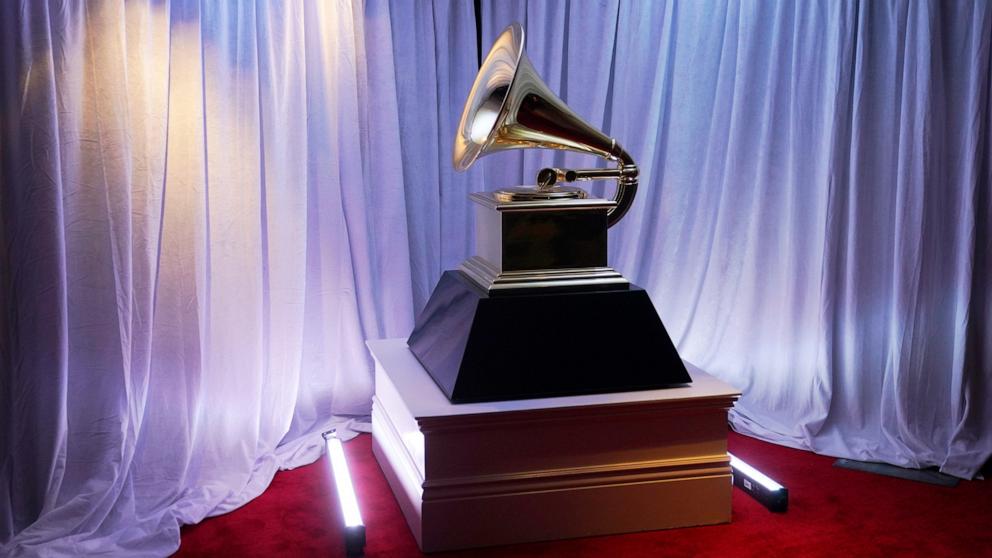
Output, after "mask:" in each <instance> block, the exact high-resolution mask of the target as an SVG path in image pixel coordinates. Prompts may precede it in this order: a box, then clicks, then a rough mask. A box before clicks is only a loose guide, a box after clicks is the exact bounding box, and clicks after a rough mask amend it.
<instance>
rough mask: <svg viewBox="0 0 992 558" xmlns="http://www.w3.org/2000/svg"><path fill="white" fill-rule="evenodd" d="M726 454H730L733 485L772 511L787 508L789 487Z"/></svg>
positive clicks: (781, 510) (732, 455)
mask: <svg viewBox="0 0 992 558" xmlns="http://www.w3.org/2000/svg"><path fill="white" fill-rule="evenodd" d="M727 455H729V456H730V468H731V469H732V470H733V476H734V486H736V487H738V488H740V489H741V490H743V491H744V492H747V493H748V494H749V495H750V496H751V497H752V498H754V499H755V500H757V501H758V502H760V503H761V504H762V505H763V506H765V507H766V508H768V509H769V510H771V511H773V512H784V511H786V510H787V509H788V508H789V489H787V488H786V487H784V486H782V485H781V484H779V483H777V482H775V481H774V480H772V479H771V478H770V477H769V476H768V475H766V474H764V473H762V472H761V471H759V470H757V469H755V468H754V467H752V466H750V465H748V464H747V463H745V462H744V461H741V460H740V458H738V457H737V456H735V455H734V454H732V453H728V454H727Z"/></svg>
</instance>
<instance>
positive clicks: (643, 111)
mask: <svg viewBox="0 0 992 558" xmlns="http://www.w3.org/2000/svg"><path fill="white" fill-rule="evenodd" d="M481 16H482V25H483V32H482V36H483V41H482V42H483V44H489V42H490V41H491V40H492V39H494V38H495V37H496V35H497V34H498V33H499V32H500V31H501V30H502V29H503V28H504V27H505V26H506V25H508V24H509V23H510V22H513V21H520V22H521V23H522V24H523V25H524V28H525V29H526V31H527V34H528V38H527V41H528V44H527V53H528V55H529V56H530V57H531V60H532V61H533V62H534V67H535V68H536V69H537V70H538V72H540V73H541V75H542V76H543V77H544V79H545V80H546V81H547V83H548V84H549V85H550V87H551V88H552V89H553V90H555V91H559V92H561V94H562V95H561V96H562V98H563V99H564V100H565V101H566V102H567V103H568V105H569V106H570V107H571V108H573V109H574V110H575V111H576V112H577V113H578V114H580V115H582V116H583V117H585V118H586V119H587V120H588V121H589V122H591V123H592V124H594V125H596V126H601V127H602V129H604V130H605V131H606V133H608V134H609V135H611V136H613V137H615V138H617V139H618V141H620V142H621V143H622V144H623V145H624V147H625V148H626V149H627V151H629V152H630V153H631V154H632V155H633V157H634V159H635V161H636V162H637V164H638V167H639V169H640V172H641V187H640V190H639V192H638V195H637V199H636V201H635V202H634V205H633V208H632V209H631V210H630V213H629V214H628V216H627V217H625V218H624V220H623V221H622V222H621V223H620V224H618V225H617V226H616V227H614V228H613V229H611V230H610V242H611V244H610V250H611V254H610V260H611V263H612V265H614V267H616V268H618V269H619V270H620V271H622V272H623V273H624V274H625V275H626V276H627V277H628V278H630V279H631V280H633V281H634V282H636V283H638V284H639V285H641V286H642V287H644V288H645V289H647V290H648V291H649V292H650V293H651V296H652V299H653V301H654V304H655V306H656V308H657V310H658V312H659V314H660V316H661V318H662V320H663V321H664V323H665V325H666V326H667V328H668V330H669V333H670V334H671V335H672V337H673V339H674V340H675V341H676V344H677V345H678V348H679V351H680V353H681V355H682V356H683V358H685V359H687V360H689V361H691V362H693V363H694V364H696V365H698V366H700V367H701V368H702V369H704V370H706V371H708V372H710V373H712V374H715V375H717V376H718V377H720V378H722V379H723V380H726V381H727V382H729V383H731V384H733V385H734V386H736V387H738V388H740V389H742V390H743V392H744V395H743V397H742V398H741V400H740V401H739V402H738V403H737V405H736V406H735V408H734V410H733V411H732V413H731V419H732V424H733V426H734V428H735V429H737V430H739V431H742V432H745V433H748V434H752V435H755V436H757V437H760V438H764V439H767V440H772V441H775V442H778V443H782V444H786V445H790V446H795V447H799V448H804V449H810V450H813V451H816V452H818V453H822V454H827V455H833V456H842V457H849V458H854V459H860V460H867V461H883V462H888V463H893V464H896V465H900V466H905V467H931V466H937V467H939V468H940V470H941V471H943V472H945V473H949V474H952V475H957V476H961V477H965V478H971V477H972V476H973V475H974V474H975V473H976V472H977V471H978V469H979V468H980V467H981V466H982V464H983V463H984V462H985V460H987V459H988V458H989V456H990V454H992V435H990V432H992V328H990V323H992V298H990V295H992V293H990V285H992V220H990V215H992V163H990V161H992V111H990V95H989V90H990V87H992V65H990V41H992V4H990V3H988V2H967V1H965V2H875V1H870V2H834V1H829V0H828V1H822V2H817V1H810V2H775V1H768V2H737V1H728V2H719V1H717V2H678V1H674V2H623V1H619V2H618V1H613V2H611V1H604V2H541V1H532V2H527V1H517V2H503V1H493V2H483V3H482V10H481ZM482 164H483V165H485V167H486V170H485V172H486V180H487V187H488V188H490V189H492V188H493V187H495V186H498V185H506V184H514V183H521V182H522V183H525V184H527V183H533V182H534V177H533V173H534V172H535V171H536V170H538V169H540V168H542V167H543V166H548V165H551V164H554V165H556V166H563V165H564V166H566V167H574V166H576V165H578V166H590V165H593V164H595V162H594V161H591V160H589V158H585V159H583V158H582V157H581V156H577V155H574V154H567V155H564V154H562V153H552V152H537V151H531V152H526V153H501V154H494V155H492V156H490V157H489V158H488V160H485V161H484V162H483V163H482ZM600 188H601V187H597V188H596V189H595V191H596V192H597V193H600V194H602V193H603V192H604V190H602V189H600ZM605 193H606V194H607V195H609V194H610V190H609V189H607V190H606V191H605ZM604 327H609V325H608V324H604ZM576 334H577V337H578V338H579V339H581V341H578V342H595V339H596V334H595V332H576Z"/></svg>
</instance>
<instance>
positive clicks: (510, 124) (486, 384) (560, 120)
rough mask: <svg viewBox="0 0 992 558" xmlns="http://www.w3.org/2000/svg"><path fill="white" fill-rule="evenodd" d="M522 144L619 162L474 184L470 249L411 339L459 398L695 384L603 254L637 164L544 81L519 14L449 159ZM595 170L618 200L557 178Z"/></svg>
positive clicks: (590, 175)
mask: <svg viewBox="0 0 992 558" xmlns="http://www.w3.org/2000/svg"><path fill="white" fill-rule="evenodd" d="M523 148H546V149H562V150H569V151H577V152H580V153H588V154H592V155H598V156H599V157H602V158H604V159H606V160H608V161H610V162H612V163H615V164H616V168H609V169H583V170H568V169H557V168H552V169H543V170H541V171H540V172H539V173H538V175H537V185H536V186H518V187H510V188H502V189H499V190H496V191H494V192H483V193H475V194H472V195H471V196H470V197H471V200H472V201H473V202H475V204H476V255H475V256H473V257H471V258H469V259H468V260H466V261H465V262H464V263H462V265H461V268H460V269H459V270H458V271H446V272H445V273H444V274H443V276H442V277H441V280H440V281H439V282H438V285H437V287H436V288H435V289H434V292H433V293H432V295H431V298H430V300H429V301H428V303H427V306H426V307H425V308H424V311H423V312H422V313H421V314H420V316H419V317H418V319H417V323H416V326H415V328H414V330H413V333H412V334H411V335H410V338H409V339H408V341H407V344H408V345H409V347H410V350H411V351H412V352H413V354H414V355H416V357H417V359H418V360H419V361H420V362H421V364H423V366H424V368H425V369H426V370H427V372H428V373H429V374H430V375H431V377H432V378H433V379H434V381H435V382H436V383H437V385H438V386H439V387H440V388H441V390H442V391H443V392H444V393H445V395H447V397H448V399H449V400H450V401H451V402H453V403H463V402H477V401H497V400H509V399H523V398H532V397H550V396H562V395H578V394H588V393H605V392H617V391H632V390H643V389H657V388H662V387H670V386H674V385H684V384H686V383H689V382H690V381H691V379H690V378H689V374H688V373H687V372H686V369H685V367H684V366H683V364H682V360H681V359H680V358H679V355H678V352H677V351H676V349H675V346H674V344H673V343H672V341H671V338H670V337H669V336H668V333H667V331H665V327H664V325H662V323H661V320H660V319H659V318H658V314H657V312H655V309H654V306H653V305H652V304H651V300H650V299H649V298H648V295H647V293H646V292H645V291H644V290H643V289H641V288H640V287H637V286H636V285H632V284H630V283H629V282H628V281H627V280H626V279H624V277H623V276H622V275H621V274H620V273H618V272H617V271H616V270H614V269H612V268H611V267H609V266H608V265H607V259H606V250H607V242H606V240H607V239H606V230H607V229H608V228H609V227H611V226H613V225H614V224H616V222H617V221H619V220H620V219H621V218H622V217H623V215H624V214H625V213H626V212H627V210H628V209H629V208H630V205H631V202H633V200H634V195H635V194H636V192H637V167H636V166H635V165H634V161H633V159H632V158H631V157H630V155H629V154H628V153H627V152H626V151H624V149H623V148H622V147H621V146H620V144H619V143H618V142H617V141H616V140H615V139H613V138H610V137H607V136H606V135H604V134H603V133H602V132H600V131H599V130H597V129H595V128H593V127H592V126H590V125H589V124H588V123H587V122H585V121H584V120H583V119H582V118H580V117H579V116H578V115H576V114H575V113H574V112H572V111H571V110H570V109H569V108H568V106H566V105H565V103H564V102H562V100H561V99H559V98H558V97H557V96H556V95H555V94H554V93H552V92H551V90H550V89H548V87H547V85H545V84H544V82H543V81H542V80H541V79H540V77H539V76H538V75H537V73H536V72H535V71H534V67H533V66H532V65H531V63H530V60H528V58H527V55H526V54H524V32H523V28H521V26H520V25H519V24H517V23H514V24H512V25H510V26H509V27H507V28H506V29H505V30H504V31H503V32H502V33H501V34H500V36H499V37H498V38H497V39H496V42H495V44H494V45H493V47H492V49H491V50H490V51H489V54H488V55H487V56H486V59H485V60H484V61H483V63H482V67H481V68H480V69H479V74H478V76H476V79H475V83H474V84H473V85H472V91H471V93H469V98H468V101H467V102H466V104H465V109H464V112H463V113H462V117H461V122H460V123H459V125H458V131H457V133H456V135H455V145H454V166H455V168H456V169H458V170H465V169H467V168H468V167H470V166H471V165H472V163H474V162H475V160H476V159H477V158H478V157H480V156H484V155H488V154H490V153H494V152H497V151H503V150H506V149H523ZM601 179H615V180H616V181H617V189H616V193H615V195H614V198H613V199H612V200H604V199H596V198H590V197H589V195H588V194H587V193H586V192H585V191H584V190H582V189H581V188H577V187H574V186H569V185H563V184H562V182H574V181H580V180H601Z"/></svg>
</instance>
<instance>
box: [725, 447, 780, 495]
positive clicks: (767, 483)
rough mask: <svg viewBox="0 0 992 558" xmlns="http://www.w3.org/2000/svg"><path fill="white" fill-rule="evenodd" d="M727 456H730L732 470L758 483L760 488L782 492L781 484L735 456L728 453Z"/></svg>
mask: <svg viewBox="0 0 992 558" xmlns="http://www.w3.org/2000/svg"><path fill="white" fill-rule="evenodd" d="M727 455H729V456H730V466H731V467H732V468H734V469H737V470H738V471H740V472H741V473H744V474H745V475H746V476H747V477H748V478H750V479H752V480H755V481H758V483H760V484H761V486H764V487H765V488H767V489H768V490H770V491H773V492H774V491H776V490H782V489H783V488H784V487H783V486H782V485H781V484H779V483H777V482H775V481H773V480H772V479H771V478H769V477H768V476H767V475H765V474H764V473H762V472H761V471H759V470H757V469H755V468H754V467H752V466H750V465H748V464H747V463H745V462H743V461H741V460H740V459H738V458H737V456H735V455H734V454H732V453H728V454H727Z"/></svg>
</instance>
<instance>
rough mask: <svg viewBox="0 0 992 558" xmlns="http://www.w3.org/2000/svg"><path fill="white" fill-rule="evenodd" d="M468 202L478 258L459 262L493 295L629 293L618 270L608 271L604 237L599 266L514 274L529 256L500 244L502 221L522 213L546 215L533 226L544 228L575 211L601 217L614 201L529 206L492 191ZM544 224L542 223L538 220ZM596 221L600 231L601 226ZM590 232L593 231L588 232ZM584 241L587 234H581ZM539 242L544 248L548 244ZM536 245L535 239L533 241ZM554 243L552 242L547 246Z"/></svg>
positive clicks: (545, 201) (473, 196) (544, 202)
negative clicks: (545, 291) (555, 291)
mask: <svg viewBox="0 0 992 558" xmlns="http://www.w3.org/2000/svg"><path fill="white" fill-rule="evenodd" d="M469 197H470V199H471V200H472V201H473V202H475V203H476V204H477V211H476V218H475V252H476V255H475V256H473V257H471V258H469V259H468V260H466V261H464V262H462V265H461V267H460V269H461V271H462V272H463V273H465V274H466V275H468V276H469V278H470V279H472V281H473V282H475V283H476V284H477V285H479V286H480V287H482V288H483V289H485V290H486V291H488V292H491V293H500V292H511V291H512V292H519V291H527V290H537V289H545V288H555V289H561V290H579V289H604V288H627V287H628V286H629V285H630V283H629V282H628V281H627V279H625V278H624V277H623V276H622V275H621V274H620V273H619V272H618V271H616V270H614V269H613V268H611V267H608V266H606V265H605V264H606V259H605V255H606V248H605V240H606V238H605V234H603V242H604V245H603V251H602V254H603V259H602V260H601V261H600V262H598V263H602V264H603V265H591V266H586V267H574V268H573V267H566V268H546V269H527V270H520V269H518V267H519V264H520V262H521V261H524V260H526V259H527V256H528V254H526V253H523V254H522V253H518V252H517V250H519V249H520V246H519V245H512V244H511V245H508V244H507V243H506V242H505V241H504V240H505V239H504V236H505V235H504V228H503V227H504V217H506V216H508V215H512V214H518V213H525V214H528V215H532V216H538V215H546V216H547V217H545V218H543V219H536V221H537V225H536V226H537V227H538V228H542V229H546V228H550V227H546V225H551V224H552V223H554V222H556V221H558V220H560V219H561V217H562V216H565V215H568V214H573V215H574V214H575V212H582V213H583V214H585V212H590V213H592V214H599V215H601V216H602V215H605V214H607V213H608V211H609V210H610V209H612V208H613V207H615V205H616V202H614V201H612V200H603V199H598V198H572V199H563V200H548V199H538V200H529V201H505V200H502V199H501V198H500V196H499V194H498V193H496V192H479V193H474V194H471V195H470V196H469ZM545 220H546V221H548V222H547V223H542V222H541V221H545ZM602 223H603V221H602V220H601V221H600V225H599V226H600V227H602V226H604V225H603V224H602ZM590 232H592V231H590ZM582 236H585V235H582ZM538 240H539V241H542V242H544V243H545V244H544V245H545V246H546V245H547V241H548V239H546V238H541V239H538ZM535 242H537V240H536V241H535ZM551 243H552V244H554V241H553V240H552V241H551ZM523 248H524V250H525V251H530V250H532V249H533V247H532V246H530V243H527V244H525V245H524V246H523Z"/></svg>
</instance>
